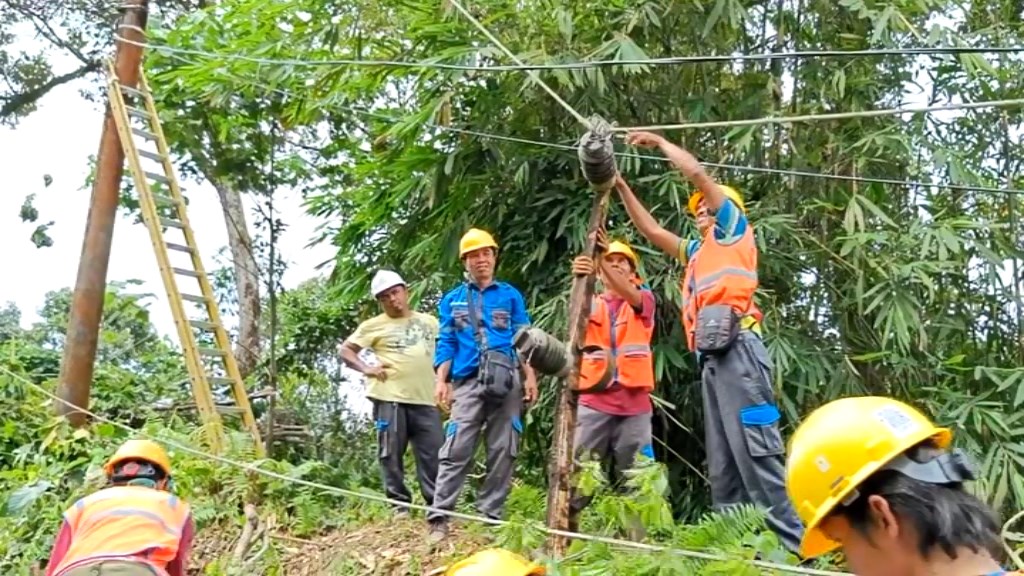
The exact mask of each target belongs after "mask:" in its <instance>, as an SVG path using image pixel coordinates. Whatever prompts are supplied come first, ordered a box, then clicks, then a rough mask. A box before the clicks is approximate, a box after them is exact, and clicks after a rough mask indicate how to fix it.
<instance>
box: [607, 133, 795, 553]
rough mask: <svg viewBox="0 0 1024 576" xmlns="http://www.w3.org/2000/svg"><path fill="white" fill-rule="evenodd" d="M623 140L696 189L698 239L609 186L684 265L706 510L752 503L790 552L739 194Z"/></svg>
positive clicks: (790, 526)
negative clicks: (707, 486) (700, 406)
mask: <svg viewBox="0 0 1024 576" xmlns="http://www.w3.org/2000/svg"><path fill="white" fill-rule="evenodd" d="M626 143H627V144H632V145H634V146H639V147H641V148H658V149H660V150H661V152H662V154H664V155H665V156H666V157H668V159H669V160H670V161H671V162H672V164H674V165H675V167H676V168H677V169H678V170H679V171H680V172H682V174H683V175H684V176H686V178H687V179H688V180H690V182H692V183H693V184H694V185H695V186H696V187H697V190H696V191H695V192H694V193H693V194H692V195H691V196H690V201H689V209H690V213H691V214H692V215H693V217H694V218H695V219H696V223H697V228H698V229H699V232H700V235H701V237H700V239H699V240H689V241H687V242H684V241H683V240H682V239H681V238H680V237H679V236H677V235H676V234H674V233H672V232H670V231H668V230H666V229H665V228H663V227H662V226H661V225H660V224H658V222H657V221H656V220H655V219H654V217H652V216H651V214H650V212H648V211H647V209H646V208H644V206H643V204H641V203H640V201H639V200H638V199H637V197H636V195H635V194H634V193H633V191H632V190H631V189H630V188H629V185H628V184H626V181H625V180H624V179H623V178H622V176H621V175H620V176H619V177H618V178H617V179H616V183H615V188H616V190H617V191H618V194H619V197H620V198H621V199H622V202H623V204H624V205H625V207H626V212H628V213H629V217H630V219H631V220H632V221H633V224H634V225H635V226H636V227H637V229H638V230H639V231H640V233H641V234H643V235H644V237H646V238H647V240H649V241H650V242H651V243H652V244H654V245H655V246H657V247H658V248H661V249H662V250H663V251H664V252H665V253H667V254H669V255H670V256H672V257H674V258H678V259H679V260H680V261H681V262H683V263H685V265H686V272H685V275H684V277H683V284H682V292H683V307H682V313H683V314H682V316H683V318H682V319H683V327H684V329H685V332H686V342H687V345H688V347H689V349H690V350H692V351H694V352H695V353H696V355H697V361H698V365H699V370H700V373H701V387H702V389H703V402H704V437H705V447H706V449H707V458H708V477H709V480H710V482H711V501H712V505H713V506H714V507H715V508H716V509H719V510H720V509H723V508H727V507H729V506H733V505H736V504H741V503H753V504H755V505H757V506H759V507H761V508H763V509H766V510H767V511H768V525H769V527H771V528H772V530H773V531H774V532H775V533H776V534H778V536H779V539H780V540H781V541H782V543H783V544H784V545H785V546H786V547H787V548H789V549H790V550H792V551H794V552H796V551H797V550H798V549H799V544H800V538H801V537H802V535H803V526H802V525H801V524H800V520H799V519H798V518H797V516H796V513H795V512H794V511H793V507H792V506H791V505H790V503H789V501H788V499H787V498H786V489H785V484H784V480H783V472H784V455H785V445H784V444H783V442H782V434H781V432H780V430H779V419H780V418H781V415H780V413H779V409H778V407H777V406H776V403H775V391H774V389H773V386H772V375H771V369H772V362H771V359H770V358H769V356H768V350H767V349H766V348H765V345H764V342H762V340H761V320H762V314H761V311H760V310H759V309H758V308H757V306H756V305H755V304H754V293H755V292H756V290H757V287H758V279H757V243H756V242H755V241H754V228H753V226H752V225H751V224H750V222H749V221H748V220H747V215H746V209H745V206H744V204H743V199H742V197H741V196H740V195H739V193H738V192H737V191H736V190H734V189H732V188H729V187H728V186H722V185H720V184H718V183H717V182H715V181H714V179H712V178H711V176H710V175H709V174H708V173H707V172H706V171H705V170H704V168H703V167H702V166H701V165H700V162H698V161H697V159H696V158H694V157H693V155H692V154H690V153H689V152H687V151H685V150H683V149H682V148H680V147H678V146H676V145H674V144H672V143H671V142H669V141H668V140H666V139H665V138H663V137H661V136H658V135H657V134H652V133H650V132H632V133H630V134H628V135H627V136H626Z"/></svg>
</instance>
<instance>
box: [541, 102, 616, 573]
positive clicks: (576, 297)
mask: <svg viewBox="0 0 1024 576" xmlns="http://www.w3.org/2000/svg"><path fill="white" fill-rule="evenodd" d="M591 124H592V128H591V129H590V130H589V131H588V132H587V133H586V134H585V135H584V136H583V138H582V140H581V142H580V150H579V156H580V163H581V165H582V169H583V175H584V176H585V177H586V179H587V181H588V182H590V185H591V186H592V187H593V188H594V190H595V192H596V194H594V201H593V203H592V204H591V207H590V221H589V223H588V225H587V245H586V248H585V250H584V254H586V255H588V256H590V257H591V258H595V259H596V258H597V257H598V253H597V252H598V246H597V241H596V240H597V239H596V233H597V230H598V229H600V228H602V227H603V226H604V223H605V219H606V215H607V213H608V197H609V196H610V195H611V189H612V187H613V186H614V184H615V176H616V174H617V173H618V170H617V168H616V166H615V157H614V156H613V153H614V148H613V145H612V140H611V132H610V125H609V124H608V123H607V122H605V121H604V120H603V119H601V118H600V117H598V116H594V117H593V118H591ZM595 280H596V278H595V276H594V275H593V274H591V275H589V276H576V277H574V278H573V281H572V291H571V292H570V295H569V340H568V342H567V347H568V349H569V350H570V351H571V353H572V363H571V366H570V369H569V375H568V376H567V377H566V379H565V385H564V386H562V390H561V392H559V395H558V404H557V405H556V407H555V433H554V438H553V440H552V451H551V461H550V462H549V465H548V501H547V519H546V520H547V522H546V523H547V527H548V528H551V529H553V530H561V531H568V530H569V513H570V510H569V500H570V498H571V497H572V474H573V470H574V468H575V465H576V461H575V454H574V450H573V447H574V439H573V436H574V434H575V432H576V409H577V397H576V394H577V390H578V389H579V380H580V361H581V356H580V354H581V349H582V348H583V345H584V335H585V334H586V330H587V320H588V318H589V317H590V300H591V298H593V296H594V283H595ZM609 361H614V359H609ZM568 547H569V538H568V537H566V536H564V535H562V534H551V535H550V536H549V537H548V541H547V551H548V554H551V555H552V556H556V557H559V558H561V557H563V556H564V555H565V551H566V549H567V548H568Z"/></svg>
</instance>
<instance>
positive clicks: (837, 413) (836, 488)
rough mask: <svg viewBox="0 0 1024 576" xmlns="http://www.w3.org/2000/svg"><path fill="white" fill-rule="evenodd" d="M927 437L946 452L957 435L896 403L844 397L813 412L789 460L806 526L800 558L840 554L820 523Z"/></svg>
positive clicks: (792, 492)
mask: <svg viewBox="0 0 1024 576" xmlns="http://www.w3.org/2000/svg"><path fill="white" fill-rule="evenodd" d="M929 438H932V439H933V441H934V442H935V443H936V444H937V445H938V447H940V448H947V447H948V446H949V444H950V442H952V440H953V433H952V432H951V431H950V430H949V429H948V428H939V427H937V426H936V425H935V424H934V423H932V421H931V420H929V419H928V417H926V416H925V415H924V414H922V413H921V412H919V411H918V410H917V409H915V408H913V407H912V406H909V405H907V404H904V403H903V402H900V401H898V400H893V399H892V398H884V397H881V396H859V397H853V398H842V399H840V400H835V401H833V402H829V403H828V404H825V405H824V406H821V407H820V408H818V409H817V410H815V411H814V412H812V413H811V414H810V415H809V416H808V417H807V418H806V419H805V420H804V421H803V423H802V424H801V425H800V426H799V427H798V428H797V430H796V432H794V433H793V438H792V440H791V441H790V445H789V458H788V459H787V461H786V492H787V493H788V494H789V499H790V501H792V502H793V506H794V507H795V508H796V513H797V514H798V515H799V516H800V520H802V521H803V523H804V526H806V530H805V531H804V537H803V541H801V542H800V555H801V556H803V557H804V558H814V557H815V556H820V555H822V554H825V553H827V552H831V551H832V550H834V549H836V548H837V547H838V546H839V544H838V543H836V542H833V541H832V540H830V539H829V538H828V536H826V535H825V533H824V532H823V531H822V530H821V522H822V521H823V520H824V519H825V518H826V517H827V516H828V515H829V514H830V513H831V512H832V511H833V510H834V509H835V507H836V506H838V505H839V504H840V503H842V502H843V501H844V500H846V499H847V498H848V497H849V496H850V495H851V494H853V493H854V490H856V488H857V486H859V485H860V484H861V483H862V482H864V480H866V479H867V478H868V477H870V476H871V475H872V474H874V473H875V472H877V471H878V470H879V469H881V468H882V467H883V466H885V465H886V464H887V463H889V462H890V461H891V460H893V459H894V458H896V457H897V456H899V455H901V454H903V453H904V452H906V451H907V450H908V449H909V448H911V447H913V446H914V445H916V444H918V443H920V442H922V441H924V440H927V439H929Z"/></svg>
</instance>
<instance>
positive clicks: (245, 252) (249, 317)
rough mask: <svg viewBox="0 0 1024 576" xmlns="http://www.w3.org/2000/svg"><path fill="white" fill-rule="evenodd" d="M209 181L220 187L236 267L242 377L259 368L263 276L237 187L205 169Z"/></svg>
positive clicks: (237, 353) (237, 354)
mask: <svg viewBox="0 0 1024 576" xmlns="http://www.w3.org/2000/svg"><path fill="white" fill-rule="evenodd" d="M204 173H205V174H206V178H207V180H209V181H210V184H212V185H213V187H214V188H215V189H216V190H217V196H218V197H219V198H220V206H221V210H223V212H224V224H225V227H226V228H227V231H228V247H229V248H230V249H231V261H232V262H233V263H234V267H235V285H236V287H237V289H238V342H237V345H236V347H235V360H236V361H237V362H238V370H239V371H240V372H241V373H242V378H245V377H247V376H248V375H249V374H250V373H252V371H253V370H255V369H256V364H257V363H258V362H259V359H260V358H259V357H260V312H261V307H260V275H259V269H258V268H257V265H256V257H255V256H254V254H255V253H254V250H253V246H252V238H251V237H250V236H249V228H248V226H247V225H246V220H245V210H244V209H243V208H242V195H241V194H240V193H239V191H238V189H237V188H235V187H234V186H232V185H230V184H228V183H225V182H224V181H222V180H220V179H219V178H217V177H216V175H215V174H213V173H211V171H207V170H204Z"/></svg>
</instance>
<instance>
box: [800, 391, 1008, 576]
mask: <svg viewBox="0 0 1024 576" xmlns="http://www.w3.org/2000/svg"><path fill="white" fill-rule="evenodd" d="M952 440H953V433H952V432H951V431H950V430H949V429H948V428H940V427H938V426H936V425H935V424H934V423H932V422H931V421H930V420H929V419H928V418H927V417H926V416H925V415H924V414H922V413H921V412H919V411H917V410H916V409H914V408H913V407H911V406H908V405H907V404H904V403H903V402H899V401H897V400H893V399H892V398H884V397H879V396H863V397H855V398H842V399H840V400H835V401H832V402H829V403H828V404H825V405H824V406H821V407H820V408H818V409H817V410H815V411H814V412H812V413H811V414H810V415H809V416H808V417H807V418H806V419H805V420H804V422H803V423H802V424H801V425H800V426H799V427H798V428H797V430H796V432H795V433H794V434H793V438H792V440H791V441H790V446H789V459H788V461H787V463H786V489H787V491H788V493H789V497H790V499H791V500H792V502H793V505H794V506H795V507H796V510H797V512H798V513H799V514H800V517H801V519H803V521H804V523H805V524H806V525H807V531H806V532H805V533H804V537H803V541H802V542H801V543H800V553H801V555H803V556H804V557H805V558H814V557H817V556H821V555H823V554H826V553H828V552H831V551H833V550H835V549H837V548H842V551H843V553H844V555H845V556H846V560H847V562H848V564H849V566H850V568H851V569H852V570H853V573H854V574H857V575H859V576H926V575H927V576H1001V575H1008V574H1020V572H1005V571H1004V570H1003V569H1002V568H1001V567H1000V566H999V563H998V562H997V561H996V555H999V554H1000V552H999V551H1000V550H1001V548H1002V540H1001V537H1000V532H1001V528H1000V524H999V521H998V520H997V519H996V515H995V514H994V513H993V512H992V510H991V509H990V508H989V507H988V506H986V505H985V504H984V503H983V502H982V501H981V500H979V499H978V498H977V497H975V496H973V495H971V494H970V493H968V492H967V491H966V490H965V489H964V483H965V482H969V481H971V480H974V479H975V476H974V471H973V470H972V467H971V465H970V463H969V462H968V460H967V457H966V456H965V455H964V454H963V453H962V452H961V451H959V450H955V449H951V447H950V444H951V442H952Z"/></svg>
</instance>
